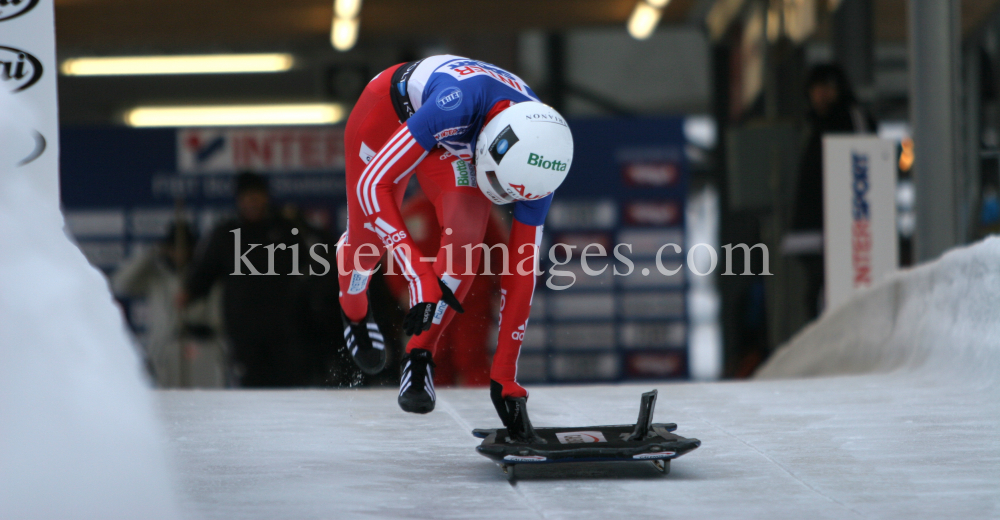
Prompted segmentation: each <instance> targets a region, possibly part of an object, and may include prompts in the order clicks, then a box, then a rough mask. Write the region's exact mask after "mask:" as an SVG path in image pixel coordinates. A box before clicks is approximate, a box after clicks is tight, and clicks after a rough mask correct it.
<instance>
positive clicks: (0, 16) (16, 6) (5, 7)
mask: <svg viewBox="0 0 1000 520" xmlns="http://www.w3.org/2000/svg"><path fill="white" fill-rule="evenodd" d="M37 4H38V0H0V22H2V21H4V20H10V19H11V18H16V17H18V16H21V15H22V14H24V13H27V12H28V11H30V10H32V9H33V8H34V7H35V5H37Z"/></svg>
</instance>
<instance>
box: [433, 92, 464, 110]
mask: <svg viewBox="0 0 1000 520" xmlns="http://www.w3.org/2000/svg"><path fill="white" fill-rule="evenodd" d="M434 103H435V104H437V107H438V108H440V109H441V110H455V109H456V108H458V105H461V104H462V89H460V88H458V87H448V88H446V89H444V90H442V91H441V92H440V93H439V94H438V95H437V100H436V101H435V102H434Z"/></svg>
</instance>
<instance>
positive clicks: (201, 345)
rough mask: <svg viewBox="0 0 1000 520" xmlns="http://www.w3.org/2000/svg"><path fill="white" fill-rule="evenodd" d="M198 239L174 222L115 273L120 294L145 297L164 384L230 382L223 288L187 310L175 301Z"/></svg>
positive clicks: (149, 346)
mask: <svg viewBox="0 0 1000 520" xmlns="http://www.w3.org/2000/svg"><path fill="white" fill-rule="evenodd" d="M194 240H195V239H194V235H193V234H192V233H191V230H190V228H189V226H188V225H187V224H186V223H184V222H175V223H172V224H171V225H170V228H169V230H168V231H167V235H166V237H165V238H164V239H163V241H162V242H160V243H159V244H156V246H155V247H152V248H150V249H147V250H145V251H143V252H142V253H140V254H138V255H135V256H133V257H132V258H131V259H129V260H127V261H126V262H125V263H124V264H123V265H122V266H121V267H120V268H119V269H118V271H117V272H116V273H115V274H114V276H113V277H112V279H111V286H112V289H113V290H114V293H115V295H116V296H118V297H123V298H144V299H145V300H146V305H147V307H148V314H149V320H148V336H147V341H146V353H147V359H148V360H149V363H150V365H151V371H152V375H153V379H154V381H155V382H156V385H157V386H159V387H161V388H171V387H182V386H183V387H189V386H195V387H221V386H223V385H224V383H225V377H224V376H225V346H224V345H223V343H222V338H221V319H220V316H219V313H218V305H219V298H218V296H219V295H218V293H215V294H214V297H213V298H206V299H204V300H202V301H200V302H199V303H198V304H197V305H191V306H189V307H188V308H187V309H184V310H180V309H178V308H177V307H176V306H175V305H174V301H175V300H176V298H177V295H178V293H179V292H180V291H181V272H182V271H183V269H184V267H185V266H186V265H187V264H188V262H189V261H190V259H191V248H192V246H193V245H194Z"/></svg>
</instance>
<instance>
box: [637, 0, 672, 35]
mask: <svg viewBox="0 0 1000 520" xmlns="http://www.w3.org/2000/svg"><path fill="white" fill-rule="evenodd" d="M664 5H666V4H664ZM659 21H660V10H659V9H657V8H655V7H653V6H651V5H649V4H647V3H646V2H645V1H643V0H640V1H639V2H638V3H637V4H635V10H634V11H632V16H631V17H630V18H629V20H628V33H629V34H631V35H632V37H633V38H635V39H636V40H645V39H646V38H649V36H650V35H651V34H653V30H654V29H656V24H657V23H659Z"/></svg>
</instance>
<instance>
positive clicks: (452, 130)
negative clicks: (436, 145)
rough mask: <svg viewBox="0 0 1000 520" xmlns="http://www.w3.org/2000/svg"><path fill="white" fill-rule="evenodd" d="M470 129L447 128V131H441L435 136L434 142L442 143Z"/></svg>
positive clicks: (461, 127) (465, 127)
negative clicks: (443, 140) (441, 141)
mask: <svg viewBox="0 0 1000 520" xmlns="http://www.w3.org/2000/svg"><path fill="white" fill-rule="evenodd" d="M468 128H469V126H468V125H466V126H456V127H454V128H446V129H444V130H441V131H440V132H438V133H436V134H434V140H435V141H440V140H442V139H445V138H448V137H452V136H456V135H458V134H460V133H462V132H464V131H465V130H466V129H468Z"/></svg>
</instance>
